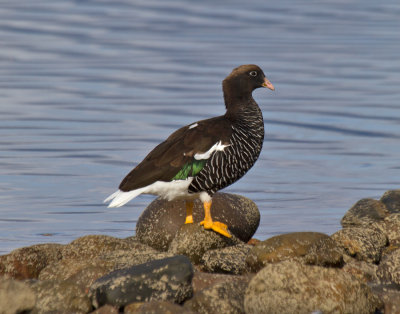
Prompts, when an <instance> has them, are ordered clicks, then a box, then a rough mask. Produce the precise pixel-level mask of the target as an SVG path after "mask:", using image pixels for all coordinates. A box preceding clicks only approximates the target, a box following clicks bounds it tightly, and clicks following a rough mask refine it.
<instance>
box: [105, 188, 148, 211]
mask: <svg viewBox="0 0 400 314" xmlns="http://www.w3.org/2000/svg"><path fill="white" fill-rule="evenodd" d="M143 190H144V189H143V188H141V189H136V190H133V191H129V192H123V191H121V190H118V191H117V192H115V193H113V194H111V195H110V196H109V197H107V198H106V199H105V200H104V203H106V202H109V201H112V202H111V203H110V204H109V205H108V207H121V206H124V205H125V204H126V203H128V202H129V201H130V200H132V199H134V198H135V197H136V196H138V195H139V194H141V193H142V192H143Z"/></svg>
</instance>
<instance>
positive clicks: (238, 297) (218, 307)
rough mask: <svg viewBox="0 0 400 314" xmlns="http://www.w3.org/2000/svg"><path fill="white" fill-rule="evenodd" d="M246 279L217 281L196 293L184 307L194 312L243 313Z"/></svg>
mask: <svg viewBox="0 0 400 314" xmlns="http://www.w3.org/2000/svg"><path fill="white" fill-rule="evenodd" d="M247 285H248V281H244V280H242V281H236V282H233V281H229V282H224V283H217V284H215V285H213V286H211V287H209V288H206V289H203V290H201V291H200V292H198V293H196V294H195V295H194V296H193V298H192V299H190V300H188V301H186V302H185V304H184V307H185V308H187V309H190V310H192V311H194V312H196V313H201V314H209V313H231V314H239V313H244V293H245V291H246V288H247Z"/></svg>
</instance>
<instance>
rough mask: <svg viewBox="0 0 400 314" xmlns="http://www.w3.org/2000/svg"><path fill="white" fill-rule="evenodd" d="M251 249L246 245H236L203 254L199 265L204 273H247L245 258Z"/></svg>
mask: <svg viewBox="0 0 400 314" xmlns="http://www.w3.org/2000/svg"><path fill="white" fill-rule="evenodd" d="M251 248H252V246H251V245H248V244H238V245H235V246H230V247H226V248H223V249H216V250H210V251H207V252H205V253H204V255H203V257H202V258H201V261H200V262H201V264H203V266H204V267H203V268H204V270H206V271H209V272H214V273H230V274H235V275H240V274H242V273H245V272H246V271H247V264H246V257H247V255H248V253H249V251H250V249H251Z"/></svg>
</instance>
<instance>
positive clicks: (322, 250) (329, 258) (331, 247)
mask: <svg viewBox="0 0 400 314" xmlns="http://www.w3.org/2000/svg"><path fill="white" fill-rule="evenodd" d="M343 253H344V252H343V249H342V248H340V247H339V246H338V245H337V243H336V241H334V240H333V239H332V238H331V237H321V238H320V239H318V240H317V241H315V242H314V243H313V244H311V246H310V247H309V249H308V251H307V254H306V255H305V256H304V262H305V263H306V264H309V265H317V266H324V267H342V266H343V264H344V261H343Z"/></svg>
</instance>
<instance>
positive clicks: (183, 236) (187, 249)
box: [168, 224, 241, 264]
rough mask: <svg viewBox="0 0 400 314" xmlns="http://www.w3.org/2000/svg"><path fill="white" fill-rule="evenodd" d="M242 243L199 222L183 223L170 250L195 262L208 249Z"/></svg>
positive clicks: (196, 262) (197, 261) (198, 260)
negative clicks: (206, 228) (205, 227)
mask: <svg viewBox="0 0 400 314" xmlns="http://www.w3.org/2000/svg"><path fill="white" fill-rule="evenodd" d="M239 243H241V241H240V240H238V239H237V238H236V237H235V236H232V237H231V238H227V237H225V236H223V235H220V234H219V233H216V232H214V231H212V230H205V229H204V228H203V227H202V226H200V225H198V224H187V225H182V226H181V228H180V229H179V230H178V232H177V233H176V235H175V238H174V239H173V240H172V242H171V244H170V246H169V250H168V252H170V253H174V254H182V255H186V256H187V257H189V258H190V260H191V261H192V262H193V263H194V264H199V263H200V260H201V257H202V256H203V254H204V253H205V252H206V251H208V250H213V249H220V248H224V247H228V246H233V245H236V244H239Z"/></svg>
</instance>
